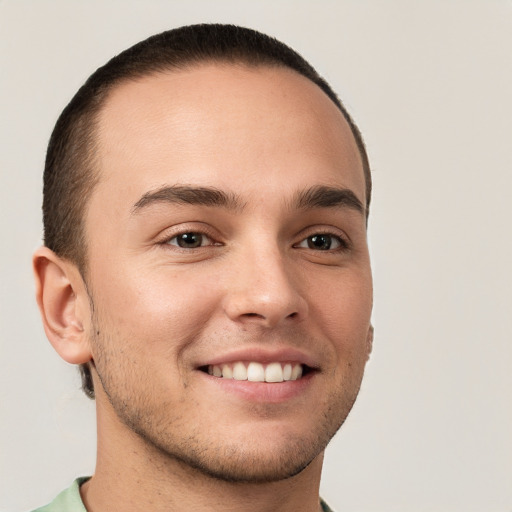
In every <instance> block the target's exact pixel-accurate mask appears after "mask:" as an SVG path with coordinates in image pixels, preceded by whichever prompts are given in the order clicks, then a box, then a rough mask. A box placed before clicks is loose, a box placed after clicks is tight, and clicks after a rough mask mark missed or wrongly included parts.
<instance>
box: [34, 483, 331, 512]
mask: <svg viewBox="0 0 512 512" xmlns="http://www.w3.org/2000/svg"><path fill="white" fill-rule="evenodd" d="M89 478H90V477H88V476H86V477H82V478H77V479H76V480H75V481H74V482H73V483H72V484H71V486H70V487H68V488H67V489H66V490H64V491H62V492H61V493H60V494H59V495H58V496H57V497H56V498H55V499H54V500H53V501H52V502H51V503H48V505H45V506H44V507H40V508H38V509H36V510H33V511H32V512H87V510H86V509H85V507H84V503H83V501H82V498H81V497H80V486H81V485H82V484H83V483H84V482H86V481H87V480H89ZM320 501H321V505H322V510H323V512H333V511H332V510H331V509H330V508H329V507H328V505H327V504H326V503H325V502H324V501H323V500H320Z"/></svg>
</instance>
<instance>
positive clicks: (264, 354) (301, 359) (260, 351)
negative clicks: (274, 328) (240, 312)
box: [197, 347, 320, 369]
mask: <svg viewBox="0 0 512 512" xmlns="http://www.w3.org/2000/svg"><path fill="white" fill-rule="evenodd" d="M237 361H250V362H252V361H254V362H256V363H261V364H268V363H276V362H277V363H299V364H302V365H306V366H308V367H310V368H314V369H318V368H319V367H320V365H319V363H318V361H316V360H315V358H314V357H313V356H311V355H309V354H307V353H305V352H303V351H301V350H298V349H296V348H292V347H283V348H279V349H277V348H272V349H269V348H264V347H250V348H245V349H237V350H233V351H228V352H224V353H223V354H220V355H215V356H214V357H207V358H205V359H204V360H202V361H200V362H199V364H197V367H198V368H201V367H203V366H208V365H212V366H215V365H222V364H230V363H236V362H237Z"/></svg>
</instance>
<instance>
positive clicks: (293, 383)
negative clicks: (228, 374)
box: [200, 372, 315, 404]
mask: <svg viewBox="0 0 512 512" xmlns="http://www.w3.org/2000/svg"><path fill="white" fill-rule="evenodd" d="M200 373H201V374H202V375H203V376H204V378H206V379H208V382H209V383H211V384H212V385H214V386H218V387H219V389H221V390H222V392H224V393H230V394H231V393H232V394H234V395H238V396H240V397H241V398H243V399H244V400H248V401H251V402H257V403H270V404H279V403H283V402H287V401H289V400H292V399H293V398H296V397H298V396H300V395H302V394H304V393H305V392H306V390H307V388H308V387H309V386H310V385H311V383H312V381H313V379H314V377H315V372H310V373H308V374H307V375H305V376H304V377H301V378H300V379H297V380H288V381H284V382H273V383H268V382H250V381H247V380H235V379H223V378H220V377H214V376H212V375H209V374H207V373H204V372H200Z"/></svg>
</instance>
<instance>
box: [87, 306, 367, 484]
mask: <svg viewBox="0 0 512 512" xmlns="http://www.w3.org/2000/svg"><path fill="white" fill-rule="evenodd" d="M92 325H93V327H94V331H93V333H92V335H91V338H92V344H93V346H94V347H95V354H96V364H94V366H93V371H94V372H95V373H96V375H97V381H99V383H101V386H102V388H103V391H104V393H105V395H106V397H107V398H108V401H109V402H110V405H111V406H112V408H113V410H114V411H115V413H116V415H117V417H118V419H119V420H120V421H121V423H122V424H123V425H124V426H125V427H127V428H128V429H129V431H131V433H133V434H135V435H136V436H137V438H138V439H139V440H140V441H142V444H143V446H144V447H145V450H146V456H147V458H148V460H152V461H153V463H154V464H156V465H158V466H164V465H168V466H169V465H170V467H176V465H178V466H180V467H181V468H182V469H183V470H185V471H186V472H192V473H196V474H197V473H199V474H200V475H202V476H205V477H208V478H211V479H214V480H218V481H222V482H228V483H239V484H263V483H270V482H277V481H281V480H285V479H288V478H291V477H293V476H295V475H297V474H299V473H301V472H302V471H304V470H305V469H306V468H307V467H308V466H309V465H310V464H311V463H312V461H313V460H315V459H316V458H317V457H318V456H319V455H320V454H322V453H323V451H324V450H325V448H326V446H327V445H328V443H329V442H330V440H331V439H332V437H333V436H334V435H335V434H336V432H337V431H338V429H339V428H340V427H341V426H342V424H343V423H344V421H345V419H346V417H347V416H348V414H349V412H350V410H351V409H352V406H353V404H354V402H355V400H356V397H357V394H358V392H359V386H360V382H361V378H362V374H361V376H360V377H359V378H357V376H356V379H355V380H357V382H354V380H353V379H351V378H348V379H347V381H348V382H346V383H345V384H346V386H347V388H348V389H351V390H352V393H350V394H349V395H348V396H347V394H346V393H345V392H343V390H340V389H337V390H332V391H331V392H330V394H329V396H328V397H322V400H323V402H324V403H325V407H324V410H323V413H322V414H321V415H320V416H321V417H319V418H317V421H316V423H315V427H314V428H313V429H311V430H310V431H308V432H306V433H304V435H302V436H295V435H288V436H286V434H285V433H278V435H280V436H281V437H282V439H281V440H280V449H279V450H278V451H276V450H268V449H266V447H265V446H256V447H254V446H248V444H249V445H254V444H255V443H254V440H253V439H252V440H251V439H249V440H248V441H252V443H251V442H249V443H248V444H246V443H244V442H240V441H238V442H234V443H233V442H231V440H230V439H229V435H227V434H226V435H225V436H224V439H222V438H221V439H212V438H211V437H210V436H209V430H208V426H207V425H206V424H207V418H205V422H204V424H203V425H195V426H194V427H191V426H190V425H189V424H188V423H183V424H180V421H181V420H182V418H181V416H180V415H179V413H178V414H176V413H175V410H176V407H178V408H179V407H182V408H183V407H184V408H186V407H193V406H194V404H190V403H184V402H181V403H179V404H176V403H170V402H166V401H165V400H162V401H160V402H158V403H155V401H153V402H152V401H151V400H150V399H148V398H149V397H148V396H141V395H140V394H138V393H137V392H136V391H137V389H144V387H145V386H144V384H145V382H150V380H149V379H150V377H151V376H150V374H149V373H146V374H144V373H140V370H139V374H138V375H137V372H133V370H132V369H131V368H129V365H128V367H125V368H122V369H120V371H119V366H118V362H119V358H118V356H119V354H116V353H113V352H112V350H111V348H109V347H115V346H116V344H112V343H110V338H109V336H108V335H107V336H105V335H104V334H103V333H104V332H105V331H104V330H103V329H102V327H101V325H100V322H99V321H98V318H97V314H96V313H95V310H94V309H93V322H92ZM113 365H117V373H118V375H120V374H121V375H122V374H123V373H124V382H123V381H121V382H119V380H117V382H116V378H115V376H113V375H112V372H110V371H108V370H107V369H108V368H112V367H116V366H113ZM125 366H126V365H125ZM349 368H350V365H347V368H346V369H347V370H348V369H349ZM130 373H133V375H134V376H135V377H136V379H137V380H136V382H134V380H131V381H130V379H129V378H127V376H128V375H129V374H130ZM125 384H129V385H125ZM342 387H343V386H342ZM130 390H132V391H131V392H130ZM171 411H172V417H169V415H170V412H171ZM305 414H308V411H305ZM205 425H206V426H205ZM162 469H163V467H162Z"/></svg>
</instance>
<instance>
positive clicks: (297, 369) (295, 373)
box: [291, 364, 302, 380]
mask: <svg viewBox="0 0 512 512" xmlns="http://www.w3.org/2000/svg"><path fill="white" fill-rule="evenodd" d="M301 377H302V366H301V365H300V364H295V365H293V368H292V378H291V380H297V379H300V378H301Z"/></svg>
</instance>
